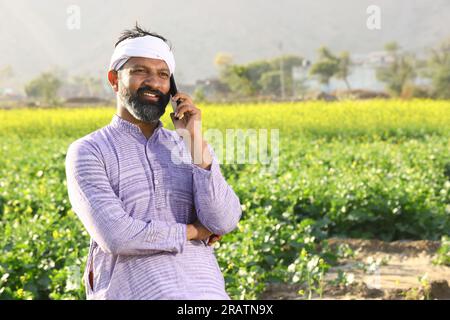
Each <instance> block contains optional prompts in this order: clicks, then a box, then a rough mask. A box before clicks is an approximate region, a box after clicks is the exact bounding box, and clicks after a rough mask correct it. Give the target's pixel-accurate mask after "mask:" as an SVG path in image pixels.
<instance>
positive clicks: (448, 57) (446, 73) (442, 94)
mask: <svg viewBox="0 0 450 320" xmlns="http://www.w3.org/2000/svg"><path fill="white" fill-rule="evenodd" d="M428 77H429V78H430V79H431V82H432V85H433V94H434V96H435V97H436V98H441V99H449V98H450V38H449V39H447V40H445V41H443V42H442V43H441V45H440V46H439V47H438V48H436V49H432V50H431V57H430V59H429V61H428Z"/></svg>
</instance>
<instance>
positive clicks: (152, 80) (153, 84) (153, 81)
mask: <svg viewBox="0 0 450 320" xmlns="http://www.w3.org/2000/svg"><path fill="white" fill-rule="evenodd" d="M161 85H162V81H161V80H160V79H158V77H157V76H156V75H149V76H147V77H146V78H145V79H144V81H143V82H142V86H148V87H150V88H152V89H158V90H160V89H161Z"/></svg>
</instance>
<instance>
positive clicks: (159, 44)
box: [109, 36, 175, 74]
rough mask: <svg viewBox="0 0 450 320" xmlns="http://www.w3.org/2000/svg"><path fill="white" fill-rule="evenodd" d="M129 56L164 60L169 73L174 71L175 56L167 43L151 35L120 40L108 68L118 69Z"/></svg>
mask: <svg viewBox="0 0 450 320" xmlns="http://www.w3.org/2000/svg"><path fill="white" fill-rule="evenodd" d="M131 57H143V58H153V59H160V60H164V61H165V62H166V63H167V66H168V67H169V70H170V74H173V73H174V72H175V58H174V56H173V53H172V51H171V50H170V48H169V46H168V45H167V43H165V42H164V41H163V40H162V39H160V38H158V37H153V36H144V37H137V38H131V39H125V40H123V41H121V42H120V43H119V44H118V45H117V47H116V48H115V49H114V53H113V55H112V57H111V63H110V65H109V70H119V69H120V68H121V67H122V66H123V65H124V64H125V63H126V62H127V61H128V59H130V58H131Z"/></svg>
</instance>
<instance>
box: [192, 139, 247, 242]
mask: <svg viewBox="0 0 450 320" xmlns="http://www.w3.org/2000/svg"><path fill="white" fill-rule="evenodd" d="M208 149H209V151H210V153H211V155H212V159H213V160H212V164H211V168H210V170H205V169H203V168H200V167H199V166H196V165H194V166H193V167H194V169H193V179H194V204H195V208H196V211H197V217H198V219H199V220H200V222H201V223H202V224H203V225H204V226H205V227H206V228H207V229H208V230H210V231H211V232H213V233H215V234H218V235H224V234H226V233H229V232H231V231H233V230H234V229H235V228H236V226H237V224H238V222H239V220H240V218H241V215H242V209H241V204H240V201H239V198H238V197H237V195H236V194H235V192H234V191H233V189H232V188H231V186H230V185H229V184H228V183H227V182H226V180H225V178H224V177H223V175H222V173H221V171H220V167H219V163H218V160H217V157H216V155H215V154H214V151H213V150H212V148H211V146H210V145H209V144H208Z"/></svg>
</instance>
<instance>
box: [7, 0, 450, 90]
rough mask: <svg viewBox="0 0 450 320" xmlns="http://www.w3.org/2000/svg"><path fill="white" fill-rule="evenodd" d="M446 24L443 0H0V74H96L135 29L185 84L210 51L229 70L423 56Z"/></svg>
mask: <svg viewBox="0 0 450 320" xmlns="http://www.w3.org/2000/svg"><path fill="white" fill-rule="evenodd" d="M71 5H76V6H77V7H76V8H78V9H79V10H80V20H79V22H80V24H79V26H80V28H79V29H78V28H75V29H70V26H69V25H70V23H71V22H73V17H74V15H73V12H68V9H69V8H70V6H71ZM369 5H377V6H379V7H380V9H381V29H380V30H369V29H368V28H367V26H366V21H367V18H368V16H369V15H368V14H367V13H366V9H367V7H368V6H369ZM449 18H450V1H449V0H432V1H430V0H340V1H339V0H315V1H309V0H279V1H262V0H245V1H244V0H228V1H223V0H222V1H219V0H176V1H168V0H165V1H154V0H142V1H141V0H140V1H119V0H108V1H107V0H97V1H92V0H91V1H87V0H83V1H81V0H70V1H68V0H40V1H31V0H29V1H24V0H14V1H9V0H0V39H2V41H1V42H0V68H1V67H2V66H4V65H8V64H11V65H12V67H13V69H14V71H15V74H16V81H19V80H20V81H24V80H26V79H30V78H31V77H33V76H35V75H36V74H38V73H39V72H42V71H45V70H49V69H51V68H54V67H59V68H60V69H64V70H67V71H68V72H69V73H70V74H77V73H91V74H94V75H104V74H106V71H107V65H108V63H109V59H110V56H111V53H112V50H113V45H114V43H115V41H116V40H117V37H118V35H119V34H120V32H121V31H122V30H123V29H126V28H130V27H132V26H133V24H134V22H135V21H136V20H137V21H139V22H140V24H142V25H143V26H145V27H147V28H150V29H151V30H152V31H156V32H158V33H160V34H162V35H164V36H166V37H167V38H169V39H170V40H171V42H172V44H173V47H174V52H175V58H176V61H177V71H176V75H177V78H178V79H179V81H180V82H184V83H194V82H195V80H197V79H201V78H205V77H210V76H214V75H215V74H216V72H217V71H216V69H215V66H214V57H215V55H216V54H217V53H218V52H227V53H230V54H232V55H233V57H234V60H235V61H236V62H248V61H252V60H255V59H263V58H271V57H274V56H276V55H279V54H280V52H283V53H292V54H297V55H301V56H305V57H308V58H310V59H313V58H314V56H315V53H316V50H317V48H318V47H320V46H321V45H328V46H330V47H331V48H332V49H333V50H337V51H340V50H349V51H350V52H351V53H365V52H370V51H376V50H380V49H382V48H383V45H384V44H385V43H386V42H388V41H392V40H396V41H398V42H399V43H400V44H401V45H402V46H403V47H404V48H406V49H411V50H424V49H425V48H426V47H427V46H430V45H434V44H436V43H437V42H438V41H439V40H441V39H443V38H444V37H446V36H450V28H449V23H448V21H449ZM71 26H72V27H73V25H71ZM279 43H282V49H281V50H280V48H279Z"/></svg>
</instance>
